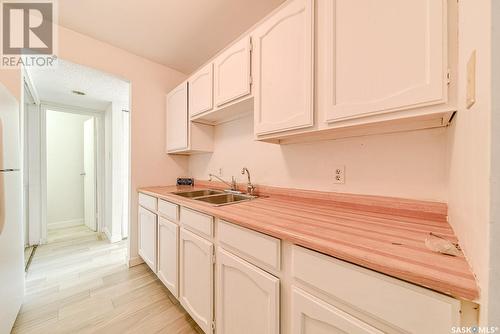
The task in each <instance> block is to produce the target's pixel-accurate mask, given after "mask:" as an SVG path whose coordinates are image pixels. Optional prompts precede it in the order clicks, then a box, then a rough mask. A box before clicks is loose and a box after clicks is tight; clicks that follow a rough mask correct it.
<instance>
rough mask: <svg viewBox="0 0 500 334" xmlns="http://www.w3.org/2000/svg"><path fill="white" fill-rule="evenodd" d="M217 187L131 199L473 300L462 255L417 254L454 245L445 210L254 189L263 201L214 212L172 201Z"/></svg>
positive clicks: (154, 191) (153, 190)
mask: <svg viewBox="0 0 500 334" xmlns="http://www.w3.org/2000/svg"><path fill="white" fill-rule="evenodd" d="M217 187H218V186H214V184H212V183H211V184H204V183H201V184H200V183H198V185H197V187H195V188H193V187H188V188H186V187H176V186H166V187H148V188H141V189H139V190H138V191H139V192H142V193H145V194H149V195H152V196H155V197H158V198H162V199H165V200H168V201H171V202H174V203H177V204H180V205H183V206H186V207H189V208H192V209H195V210H199V211H202V212H205V213H207V214H210V215H212V216H215V217H218V218H222V219H225V220H227V221H229V222H232V223H235V224H238V225H241V226H244V227H247V228H250V229H252V230H255V231H259V232H262V233H265V234H268V235H271V236H273V237H276V238H279V239H282V240H287V241H289V242H291V243H293V244H296V245H300V246H303V247H307V248H310V249H313V250H315V251H318V252H321V253H324V254H328V255H331V256H333V257H336V258H338V259H342V260H345V261H348V262H351V263H354V264H356V265H360V266H363V267H366V268H369V269H372V270H375V271H378V272H381V273H384V274H387V275H390V276H393V277H396V278H399V279H402V280H405V281H408V282H411V283H415V284H418V285H421V286H425V287H428V288H430V289H433V290H436V291H438V292H441V293H445V294H448V295H451V296H454V297H457V298H461V299H466V300H475V299H477V298H478V296H479V291H478V287H477V285H476V280H475V278H474V275H473V274H472V271H471V269H470V267H469V265H468V263H467V260H466V259H465V257H464V256H463V255H461V256H459V257H452V256H449V255H443V254H439V253H435V252H432V251H430V250H429V249H427V248H426V246H425V239H426V237H427V236H428V235H429V233H430V232H433V233H435V234H437V235H439V236H442V237H445V238H447V239H449V240H451V241H453V242H456V241H457V238H456V237H455V235H454V232H453V230H452V228H451V227H450V225H449V224H448V222H447V219H446V216H447V206H446V204H443V203H434V202H422V201H413V200H404V199H397V198H387V197H378V196H361V195H348V194H337V193H327V192H315V191H303V190H285V189H280V188H272V187H265V188H264V187H260V191H261V193H262V194H263V195H266V196H268V197H262V198H258V199H255V200H252V201H247V202H241V203H238V204H231V205H226V206H219V207H216V206H213V205H210V204H207V203H204V202H200V201H196V200H192V199H187V198H184V197H180V196H177V195H174V194H172V193H173V192H176V191H183V190H196V189H206V188H212V189H213V188H217Z"/></svg>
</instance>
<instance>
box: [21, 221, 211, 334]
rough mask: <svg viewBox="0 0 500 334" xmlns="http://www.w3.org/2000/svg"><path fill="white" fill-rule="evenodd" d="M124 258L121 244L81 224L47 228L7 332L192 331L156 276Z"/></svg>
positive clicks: (193, 326)
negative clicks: (46, 240)
mask: <svg viewBox="0 0 500 334" xmlns="http://www.w3.org/2000/svg"><path fill="white" fill-rule="evenodd" d="M126 255H127V249H126V241H122V242H119V243H114V244H110V243H109V242H108V241H107V240H106V239H104V240H103V239H102V238H101V237H100V235H99V234H98V233H95V232H93V231H91V230H89V229H88V228H87V227H86V226H84V225H76V226H69V227H68V226H66V227H64V228H61V227H57V226H55V227H53V228H51V229H50V230H49V244H47V245H42V246H40V247H38V249H37V250H36V253H35V256H34V258H33V261H32V263H31V266H30V268H29V270H28V273H27V276H26V296H25V301H24V304H23V307H22V309H21V312H20V314H19V316H18V318H17V320H16V323H15V326H14V329H13V331H12V332H13V333H44V334H45V333H75V332H78V333H176V334H177V333H178V334H181V333H197V330H196V328H197V327H196V325H195V324H194V322H193V320H191V318H190V317H189V316H188V315H187V314H186V312H185V311H184V310H183V309H182V307H180V306H179V305H178V302H177V300H176V299H175V298H174V297H173V296H171V295H170V293H169V292H168V290H167V289H166V288H165V287H164V286H163V284H161V282H160V281H159V280H158V279H157V278H156V275H155V274H154V273H153V272H151V271H150V270H149V268H148V267H147V266H146V265H144V264H143V265H139V266H136V267H133V268H130V269H128V268H127V265H126ZM199 332H200V333H201V331H199Z"/></svg>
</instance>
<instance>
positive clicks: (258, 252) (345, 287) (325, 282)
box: [138, 196, 478, 334]
mask: <svg viewBox="0 0 500 334" xmlns="http://www.w3.org/2000/svg"><path fill="white" fill-rule="evenodd" d="M143 205H147V206H148V207H149V208H151V209H146V208H144V207H143ZM176 205H177V204H174V203H166V202H165V203H161V202H160V203H159V204H158V206H157V205H156V198H149V197H147V196H140V203H139V217H138V218H139V221H138V223H139V255H140V256H141V257H142V258H143V259H144V261H145V262H146V263H147V264H148V266H150V267H151V269H152V270H153V271H154V272H156V273H157V275H158V277H159V279H160V280H161V281H162V282H163V283H164V284H165V286H166V287H167V288H168V289H169V290H170V291H171V292H172V294H173V295H174V296H175V297H177V298H178V299H179V301H180V303H181V305H182V306H183V307H184V308H185V310H186V311H187V312H188V313H189V315H190V316H191V317H192V318H193V319H194V321H195V322H196V323H197V324H198V325H199V326H200V328H201V329H202V330H203V331H204V332H205V334H212V333H214V332H215V333H216V334H256V333H258V334H279V333H280V332H281V331H283V332H284V333H287V334H289V333H291V334H335V333H342V334H345V333H349V334H351V333H352V334H381V333H416V334H417V333H429V334H434V333H436V334H438V333H447V332H449V330H450V328H452V327H458V326H464V325H466V326H476V325H477V317H478V314H477V305H476V304H474V303H468V302H464V301H461V300H459V299H455V298H452V297H450V296H446V295H443V294H440V293H436V292H434V291H431V290H429V289H426V288H423V287H420V286H417V285H414V284H410V283H407V282H403V281H401V280H398V279H396V278H393V277H389V276H386V275H383V274H380V273H376V272H374V271H372V270H369V269H365V268H362V267H360V266H357V265H354V264H351V263H347V262H344V261H342V260H339V259H336V258H333V257H331V256H328V255H325V254H321V253H318V252H315V251H313V250H310V249H306V248H303V247H300V246H296V245H293V244H290V243H288V242H286V241H283V240H279V239H276V238H273V237H271V236H268V235H265V234H262V233H261V232H258V231H253V230H249V229H247V228H244V227H242V226H239V225H235V224H233V223H230V222H226V221H223V220H221V219H215V218H214V217H213V216H210V215H207V214H206V213H202V212H198V211H194V210H191V209H188V208H185V207H181V208H180V219H179V225H180V226H179V225H177V224H176V223H174V222H172V221H170V220H169V219H171V218H169V219H167V218H165V217H173V218H177V206H176ZM154 208H157V209H154ZM172 220H173V219H172ZM191 231H192V232H191ZM195 233H196V234H195ZM215 249H217V254H215V252H214V250H215ZM233 253H234V254H233ZM235 254H237V255H235ZM281 264H283V265H281ZM261 268H265V270H264V269H261ZM214 269H216V270H214ZM266 270H267V271H266ZM271 273H272V274H271ZM282 295H283V298H282Z"/></svg>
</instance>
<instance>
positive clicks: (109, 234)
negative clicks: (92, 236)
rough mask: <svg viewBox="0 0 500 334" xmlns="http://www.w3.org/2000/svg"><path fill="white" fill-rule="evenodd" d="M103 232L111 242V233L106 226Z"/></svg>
mask: <svg viewBox="0 0 500 334" xmlns="http://www.w3.org/2000/svg"><path fill="white" fill-rule="evenodd" d="M102 231H103V232H104V234H105V235H106V238H108V240H109V241H111V233H109V230H108V228H107V227H106V226H104V228H103V229H102Z"/></svg>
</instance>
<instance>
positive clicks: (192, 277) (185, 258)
mask: <svg viewBox="0 0 500 334" xmlns="http://www.w3.org/2000/svg"><path fill="white" fill-rule="evenodd" d="M180 251H181V261H180V262H181V263H180V301H181V304H182V306H184V308H185V309H186V311H187V312H188V313H189V314H190V315H191V317H192V318H193V319H194V320H195V321H196V323H197V324H198V325H199V326H200V327H201V329H202V330H203V331H204V332H205V333H207V334H208V333H211V332H212V321H213V244H212V243H211V242H208V241H206V240H205V239H202V238H200V237H198V236H197V235H195V234H193V233H191V232H189V231H186V230H185V229H183V228H181V233H180Z"/></svg>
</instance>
